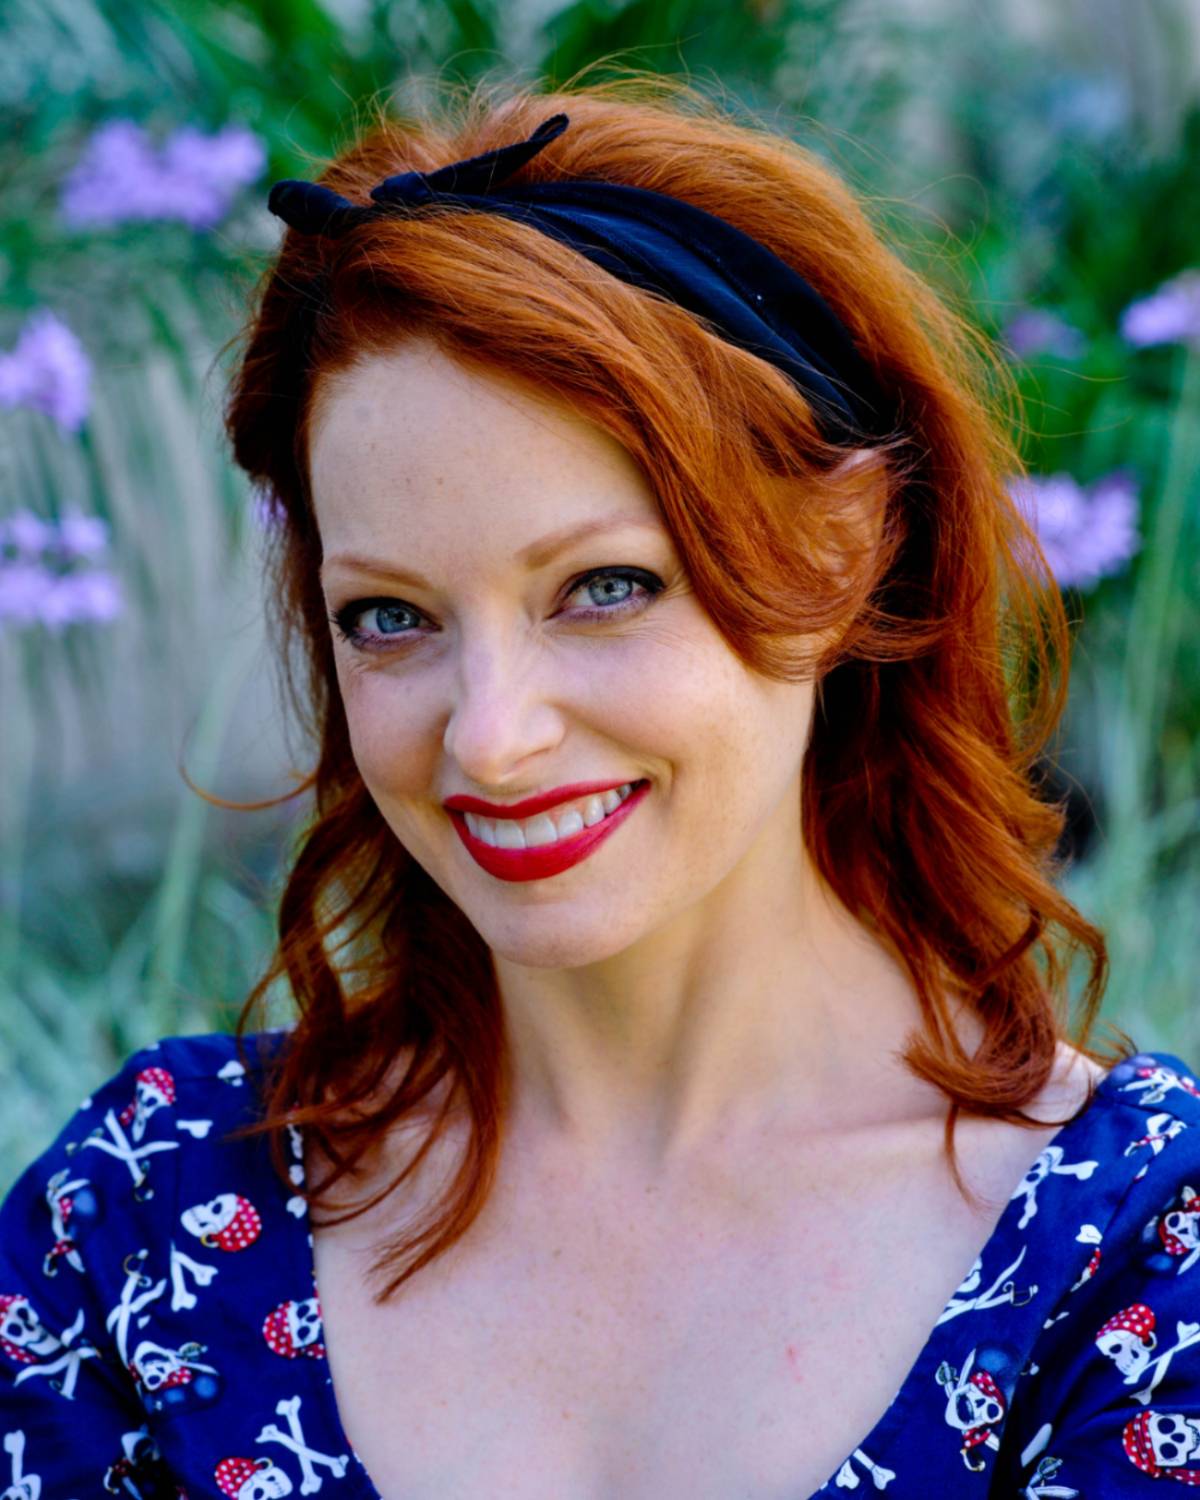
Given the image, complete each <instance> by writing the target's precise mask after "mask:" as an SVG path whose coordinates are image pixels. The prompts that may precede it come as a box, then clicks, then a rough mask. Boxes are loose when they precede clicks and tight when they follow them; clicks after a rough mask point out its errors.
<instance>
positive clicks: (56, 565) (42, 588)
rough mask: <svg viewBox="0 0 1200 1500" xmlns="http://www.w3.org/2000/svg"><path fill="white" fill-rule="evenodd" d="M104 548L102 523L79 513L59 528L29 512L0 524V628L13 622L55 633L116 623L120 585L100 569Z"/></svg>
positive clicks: (105, 533) (73, 513) (105, 534)
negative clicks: (70, 627) (73, 627)
mask: <svg viewBox="0 0 1200 1500" xmlns="http://www.w3.org/2000/svg"><path fill="white" fill-rule="evenodd" d="M107 549H108V527H107V525H106V524H105V522H104V521H102V520H101V519H100V518H99V517H98V516H88V515H84V514H83V513H82V512H81V511H71V512H69V513H68V514H67V515H65V516H64V517H63V518H62V520H61V521H59V522H58V523H57V525H55V523H54V522H51V521H43V520H42V519H41V518H40V517H38V516H35V515H34V514H33V513H32V512H31V511H28V510H19V511H17V512H16V513H15V514H14V515H12V516H9V517H8V518H7V519H6V520H0V628H3V625H4V623H5V621H11V622H12V623H13V624H16V625H32V624H34V623H37V624H41V625H45V626H47V627H48V628H49V629H51V630H54V631H58V630H61V629H63V627H64V626H67V625H75V624H81V623H83V622H85V621H91V622H101V623H102V622H105V621H108V620H114V619H116V617H117V616H118V615H119V614H120V613H121V609H122V606H123V602H124V601H123V599H122V595H121V588H120V584H119V583H118V581H117V578H116V576H115V574H113V573H112V572H111V571H110V570H109V569H107V568H103V567H100V566H98V562H99V560H100V559H102V558H103V557H104V554H105V553H106V552H107Z"/></svg>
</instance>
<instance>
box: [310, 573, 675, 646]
mask: <svg viewBox="0 0 1200 1500" xmlns="http://www.w3.org/2000/svg"><path fill="white" fill-rule="evenodd" d="M595 578H623V579H627V580H628V581H629V582H630V583H636V584H637V585H638V586H639V587H640V588H642V589H643V590H644V591H645V592H644V593H643V595H642V596H641V597H638V596H637V595H630V597H629V598H627V599H621V600H619V601H618V602H617V603H616V604H613V605H608V606H607V607H605V606H602V605H597V606H595V607H593V608H591V609H582V610H575V611H574V612H573V615H572V618H574V619H576V620H584V621H591V620H610V619H612V618H613V617H614V616H616V617H617V618H624V617H626V616H628V615H630V614H634V613H637V612H639V611H640V610H642V609H644V608H645V607H646V605H648V604H649V603H650V601H651V600H652V599H654V598H655V597H656V596H657V595H658V594H660V593H661V592H662V590H663V589H664V588H665V587H666V585H665V584H664V583H663V581H662V579H661V578H658V577H657V576H656V575H655V574H654V573H650V572H648V571H647V570H646V569H645V568H592V569H591V570H590V571H589V572H587V573H581V574H580V575H579V577H578V578H576V579H574V580H573V581H572V583H571V584H570V585H569V586H568V588H567V594H568V596H569V595H571V594H574V593H576V592H577V591H578V590H579V589H581V588H583V586H584V585H585V584H587V583H590V582H591V581H592V580H593V579H595ZM382 605H393V606H395V605H398V606H400V607H401V608H402V609H405V610H407V611H408V612H409V613H410V614H412V615H416V616H420V614H421V611H420V610H419V609H415V608H414V607H413V606H412V605H411V604H405V603H404V601H403V600H401V599H393V598H389V597H388V596H387V595H374V596H372V597H371V598H369V599H352V600H351V601H350V603H349V604H343V605H342V607H341V609H338V610H334V611H333V613H332V614H331V615H330V616H329V619H330V621H331V623H332V624H333V626H334V627H335V629H336V630H337V633H338V634H339V635H340V636H341V638H342V640H344V641H345V642H346V643H347V644H348V645H349V646H350V647H351V649H352V650H354V651H363V652H366V651H390V650H392V649H393V646H392V645H391V644H380V643H381V642H396V641H403V640H406V639H408V638H409V637H411V636H414V635H418V634H421V633H422V632H419V631H415V630H403V631H396V632H393V633H392V634H391V635H390V636H377V635H371V634H370V633H369V632H367V631H363V630H359V629H358V628H357V627H356V626H355V625H354V623H353V622H354V620H355V618H356V617H357V616H358V615H360V614H362V613H363V612H364V611H365V610H368V609H377V608H379V607H380V606H382Z"/></svg>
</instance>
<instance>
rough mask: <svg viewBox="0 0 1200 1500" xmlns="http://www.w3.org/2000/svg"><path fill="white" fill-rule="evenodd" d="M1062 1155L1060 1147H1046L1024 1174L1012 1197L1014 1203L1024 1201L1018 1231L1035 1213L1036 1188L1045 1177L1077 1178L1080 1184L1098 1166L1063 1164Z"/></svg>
mask: <svg viewBox="0 0 1200 1500" xmlns="http://www.w3.org/2000/svg"><path fill="white" fill-rule="evenodd" d="M1064 1155H1065V1152H1064V1151H1063V1148H1062V1147H1061V1146H1047V1147H1046V1149H1045V1150H1044V1151H1043V1152H1042V1154H1041V1155H1040V1156H1039V1157H1038V1159H1037V1161H1035V1162H1034V1164H1033V1166H1032V1167H1030V1169H1029V1171H1028V1172H1026V1173H1025V1176H1024V1178H1023V1179H1022V1181H1021V1183H1020V1185H1019V1186H1018V1188H1017V1190H1016V1191H1015V1192H1014V1193H1013V1195H1012V1201H1014V1202H1015V1201H1016V1199H1018V1198H1024V1199H1025V1207H1024V1210H1023V1211H1022V1213H1021V1219H1020V1223H1018V1225H1017V1228H1018V1229H1024V1228H1025V1226H1026V1225H1027V1224H1028V1223H1029V1221H1030V1220H1031V1219H1032V1218H1033V1216H1034V1214H1036V1213H1037V1193H1038V1188H1040V1187H1041V1185H1042V1183H1043V1182H1045V1180H1046V1179H1047V1177H1052V1176H1053V1177H1077V1178H1078V1179H1079V1180H1080V1182H1086V1181H1087V1179H1088V1178H1089V1177H1090V1176H1091V1175H1092V1173H1093V1172H1094V1171H1095V1170H1096V1168H1097V1167H1098V1166H1099V1162H1094V1161H1077V1162H1064V1161H1063V1156H1064Z"/></svg>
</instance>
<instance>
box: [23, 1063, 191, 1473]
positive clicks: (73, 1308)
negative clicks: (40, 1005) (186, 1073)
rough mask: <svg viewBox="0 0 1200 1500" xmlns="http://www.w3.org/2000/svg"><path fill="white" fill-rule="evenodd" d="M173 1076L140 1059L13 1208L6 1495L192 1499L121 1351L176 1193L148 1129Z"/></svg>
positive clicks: (81, 1119)
mask: <svg viewBox="0 0 1200 1500" xmlns="http://www.w3.org/2000/svg"><path fill="white" fill-rule="evenodd" d="M156 1073H158V1074H161V1075H163V1076H162V1077H159V1078H157V1079H156V1078H155V1076H154V1075H155V1074H156ZM167 1077H169V1075H166V1074H165V1073H164V1070H162V1069H161V1068H156V1049H154V1048H147V1049H144V1050H143V1051H141V1052H139V1053H135V1054H134V1056H133V1057H131V1058H130V1059H129V1061H128V1062H127V1063H126V1064H125V1066H124V1067H123V1068H122V1069H121V1070H120V1072H119V1073H117V1074H116V1075H114V1076H113V1077H112V1078H110V1079H109V1080H108V1081H107V1082H106V1083H105V1084H103V1085H102V1087H101V1088H99V1089H98V1090H97V1091H96V1093H95V1094H94V1095H93V1096H92V1098H90V1099H87V1100H85V1101H84V1102H83V1104H82V1105H80V1107H79V1109H78V1110H77V1111H76V1113H75V1114H74V1115H73V1116H72V1117H71V1119H70V1120H69V1121H68V1122H67V1124H66V1126H65V1127H64V1128H63V1130H62V1131H61V1132H60V1134H59V1136H58V1138H57V1139H56V1140H55V1142H54V1143H53V1145H51V1146H50V1147H49V1149H48V1150H46V1151H45V1152H43V1154H42V1155H41V1156H40V1157H38V1158H37V1159H36V1160H35V1161H34V1162H33V1163H32V1164H31V1165H30V1166H29V1167H28V1168H27V1169H26V1171H25V1172H24V1173H23V1174H22V1175H21V1177H20V1178H18V1180H17V1182H16V1184H15V1185H14V1187H13V1188H12V1190H11V1192H10V1193H9V1194H8V1196H7V1198H6V1199H5V1200H4V1203H3V1205H0V1440H2V1443H3V1452H2V1453H0V1495H12V1496H19V1497H22V1500H24V1497H36V1496H38V1495H39V1494H40V1495H41V1496H43V1497H44V1500H51V1497H53V1500H86V1497H92V1496H102V1495H106V1494H122V1495H124V1494H137V1495H139V1496H142V1497H155V1500H158V1497H170V1500H175V1497H176V1495H177V1494H179V1493H180V1492H179V1490H178V1489H177V1487H176V1486H174V1485H173V1484H172V1483H171V1482H170V1478H169V1475H167V1473H166V1471H165V1466H164V1465H163V1463H162V1460H161V1457H160V1455H159V1453H158V1448H157V1445H156V1444H155V1441H154V1438H153V1437H152V1435H151V1433H150V1431H149V1429H148V1427H147V1425H146V1414H145V1411H144V1409H143V1407H142V1404H141V1402H140V1400H139V1398H138V1394H137V1388H136V1386H135V1384H134V1382H133V1379H132V1377H131V1374H130V1371H129V1369H128V1368H127V1364H126V1361H125V1360H124V1359H122V1357H121V1347H120V1346H121V1344H122V1342H123V1341H124V1334H125V1332H126V1331H127V1328H128V1318H129V1312H128V1311H127V1309H128V1308H129V1306H130V1304H131V1302H132V1303H133V1304H136V1299H137V1296H138V1294H139V1287H138V1282H139V1281H142V1282H144V1281H147V1280H148V1279H149V1278H146V1277H142V1276H140V1275H139V1274H138V1265H137V1249H138V1242H139V1241H140V1240H142V1239H144V1238H145V1235H146V1232H147V1229H148V1225H149V1222H151V1221H150V1219H149V1214H150V1210H151V1206H152V1204H153V1202H154V1195H155V1187H154V1179H155V1178H157V1179H158V1197H159V1203H160V1206H161V1202H162V1199H163V1198H164V1197H169V1193H168V1192H165V1191H164V1189H165V1188H166V1179H167V1178H169V1176H170V1172H169V1169H164V1164H163V1163H162V1161H161V1158H160V1153H161V1152H162V1151H163V1150H166V1149H169V1148H166V1147H160V1148H159V1151H158V1152H156V1151H154V1150H152V1149H150V1143H149V1142H147V1141H145V1140H144V1139H143V1132H142V1131H141V1130H139V1129H138V1126H139V1124H142V1125H143V1126H144V1114H145V1109H144V1106H145V1104H146V1102H147V1101H153V1099H154V1097H155V1090H156V1088H157V1089H159V1090H161V1088H162V1087H164V1086H166V1084H165V1080H166V1078H167ZM131 1252H132V1254H131ZM126 1267H128V1268H129V1270H128V1271H126V1269H125V1268H126ZM130 1273H132V1274H130Z"/></svg>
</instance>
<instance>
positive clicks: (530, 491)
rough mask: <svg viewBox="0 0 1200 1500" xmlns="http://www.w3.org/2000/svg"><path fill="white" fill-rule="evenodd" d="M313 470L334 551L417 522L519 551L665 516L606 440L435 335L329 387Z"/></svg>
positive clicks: (576, 416)
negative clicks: (596, 527) (614, 521)
mask: <svg viewBox="0 0 1200 1500" xmlns="http://www.w3.org/2000/svg"><path fill="white" fill-rule="evenodd" d="M309 467H310V479H311V486H312V495H313V504H314V507H315V509H316V513H317V522H318V525H319V527H320V530H321V536H322V541H323V543H324V548H325V550H326V552H328V551H329V550H330V549H331V547H332V546H333V545H335V544H336V545H338V546H342V545H347V546H352V545H355V544H356V543H364V544H367V543H369V542H370V541H371V539H372V538H374V539H375V540H376V541H382V540H383V538H384V536H385V534H386V535H388V536H391V535H394V534H395V528H396V526H397V525H398V524H399V525H404V524H405V523H406V522H412V523H415V522H417V521H418V520H419V522H420V535H421V536H422V537H424V538H432V539H437V538H439V537H445V538H447V539H450V540H452V541H453V542H454V543H455V544H456V545H458V544H462V543H465V542H467V541H469V540H471V539H477V538H479V537H480V536H481V534H485V535H486V537H487V539H488V540H492V541H500V540H503V541H505V542H508V543H511V545H512V547H513V548H514V549H515V548H516V547H519V546H520V545H521V543H522V542H523V541H527V540H529V538H530V537H531V536H533V535H540V534H541V533H542V532H545V531H549V530H552V529H554V528H555V527H556V526H560V525H563V524H564V523H567V522H570V521H572V520H575V519H585V518H587V517H590V516H592V515H599V514H604V513H607V512H611V511H613V510H615V509H620V510H622V511H630V510H633V511H636V512H639V513H641V514H644V515H649V516H653V517H655V518H657V516H658V507H657V503H656V501H655V499H654V496H653V492H652V490H651V488H650V485H649V483H648V481H647V480H646V478H645V476H644V474H643V473H642V470H641V468H640V466H639V465H638V464H637V462H636V461H635V460H634V458H633V457H632V455H631V454H630V453H629V452H628V451H627V450H626V449H625V448H624V447H623V446H622V445H621V444H620V443H619V442H618V441H617V440H616V439H615V438H614V437H612V436H611V435H610V434H609V433H607V432H605V431H604V430H603V429H602V428H600V427H598V426H597V425H595V424H594V423H593V422H591V421H589V420H588V419H587V418H586V417H585V416H583V415H582V414H581V413H578V412H575V411H573V410H572V409H571V408H570V407H568V406H567V405H565V404H563V403H560V402H557V401H554V400H553V399H552V398H551V397H550V396H549V395H546V394H543V393H541V392H540V391H539V390H537V389H536V388H534V387H533V386H531V385H528V384H526V383H525V382H523V381H519V380H516V379H514V378H511V377H508V376H506V375H504V374H502V373H501V372H499V371H492V370H486V369H482V368H476V367H472V366H467V365H465V364H461V363H459V362H457V361H455V360H453V359H452V358H451V357H449V356H448V355H446V354H445V353H443V352H442V351H441V350H440V349H439V348H438V347H437V346H436V345H435V344H433V343H431V342H429V341H427V340H413V341H412V342H410V343H408V344H405V345H404V346H402V347H401V348H399V349H397V350H395V351H393V352H390V353H388V354H381V355H372V356H370V357H368V358H366V359H364V360H362V361H361V362H359V363H358V364H356V365H355V366H353V367H352V368H351V369H350V370H349V371H347V372H345V373H344V374H342V375H339V376H336V377H333V378H332V379H331V380H329V381H328V382H327V383H326V386H325V387H324V388H323V389H322V390H320V391H319V392H318V399H317V402H316V405H315V407H314V412H313V422H312V428H311V434H310V442H309ZM406 539H414V540H416V539H417V534H416V533H415V532H409V533H408V534H407V538H406Z"/></svg>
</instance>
